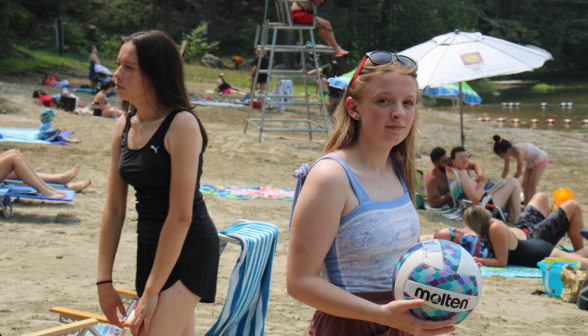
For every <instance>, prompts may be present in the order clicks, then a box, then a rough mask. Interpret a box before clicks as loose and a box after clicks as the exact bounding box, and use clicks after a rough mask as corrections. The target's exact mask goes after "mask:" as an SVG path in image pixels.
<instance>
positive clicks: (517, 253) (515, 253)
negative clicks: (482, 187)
mask: <svg viewBox="0 0 588 336" xmlns="http://www.w3.org/2000/svg"><path fill="white" fill-rule="evenodd" d="M463 221H464V223H465V225H466V226H467V227H468V228H470V229H471V230H473V231H474V232H476V233H477V234H479V235H481V236H482V238H483V239H484V242H485V243H486V246H488V249H489V250H490V251H492V252H494V258H477V261H478V262H480V263H482V264H483V265H486V266H494V267H504V266H506V265H507V264H509V265H516V266H526V267H537V263H538V262H539V261H541V260H543V259H545V258H547V257H551V258H556V257H558V258H572V259H576V260H578V261H580V262H581V264H582V265H581V267H580V268H581V269H582V270H586V268H587V267H588V248H582V249H579V250H577V251H576V252H565V251H562V250H560V249H556V248H555V246H553V245H552V244H550V243H548V242H546V241H544V240H541V239H527V237H526V236H525V233H524V232H523V231H521V230H519V231H520V234H518V232H517V231H514V230H510V229H509V227H508V226H506V224H504V223H503V222H501V221H496V220H495V221H493V220H492V215H491V214H490V212H489V211H488V210H486V209H484V208H483V207H481V206H479V205H473V206H471V207H469V208H467V209H466V211H464V213H463Z"/></svg>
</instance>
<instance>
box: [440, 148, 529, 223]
mask: <svg viewBox="0 0 588 336" xmlns="http://www.w3.org/2000/svg"><path fill="white" fill-rule="evenodd" d="M451 166H452V169H451V170H449V169H448V170H447V178H448V180H449V185H450V186H451V184H452V183H457V178H458V177H459V182H460V184H461V188H462V189H463V194H462V196H461V197H460V199H467V200H470V201H478V202H487V203H490V204H494V205H496V206H497V207H499V208H501V209H502V208H503V207H505V206H507V211H508V218H507V220H508V221H512V222H514V223H516V222H517V221H518V220H519V217H520V216H521V196H520V194H521V184H520V182H519V180H517V179H516V178H514V177H509V178H507V179H506V183H505V184H504V185H503V186H502V187H501V188H499V189H497V190H496V191H495V192H494V193H493V194H492V195H487V194H486V191H485V190H484V186H485V185H486V181H487V180H488V176H486V174H482V175H480V176H478V179H477V180H472V177H471V175H470V174H469V158H468V153H467V152H466V150H465V149H464V148H463V147H455V148H454V149H452V150H451ZM456 174H457V176H456Z"/></svg>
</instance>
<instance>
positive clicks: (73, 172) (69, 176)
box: [61, 164, 80, 184]
mask: <svg viewBox="0 0 588 336" xmlns="http://www.w3.org/2000/svg"><path fill="white" fill-rule="evenodd" d="M79 172H80V165H79V164H76V165H75V166H74V167H73V168H72V169H70V170H68V171H67V172H65V173H63V175H62V176H61V184H68V183H69V181H71V180H73V179H74V178H76V176H78V173H79Z"/></svg>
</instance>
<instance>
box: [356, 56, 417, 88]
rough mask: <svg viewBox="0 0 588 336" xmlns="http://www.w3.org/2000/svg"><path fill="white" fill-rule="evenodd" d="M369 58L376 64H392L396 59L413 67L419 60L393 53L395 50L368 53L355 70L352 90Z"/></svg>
mask: <svg viewBox="0 0 588 336" xmlns="http://www.w3.org/2000/svg"><path fill="white" fill-rule="evenodd" d="M368 59H369V60H370V61H372V63H373V64H375V65H384V64H390V63H394V60H396V62H398V63H400V64H402V65H405V66H407V67H409V68H411V69H412V68H414V67H416V66H417V62H416V61H415V60H413V59H412V58H410V57H408V56H403V55H398V53H393V52H389V51H380V50H378V51H372V52H369V53H366V54H365V56H364V57H363V60H362V61H361V63H360V64H359V67H358V68H357V71H355V75H354V76H353V79H352V80H351V85H349V91H351V89H353V84H355V80H356V79H357V76H359V73H360V72H361V69H363V65H364V64H365V61H366V60H368Z"/></svg>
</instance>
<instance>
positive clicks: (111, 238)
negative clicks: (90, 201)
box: [97, 31, 219, 336]
mask: <svg viewBox="0 0 588 336" xmlns="http://www.w3.org/2000/svg"><path fill="white" fill-rule="evenodd" d="M123 42H124V44H123V45H122V47H121V49H120V53H119V55H118V64H119V66H118V69H117V71H116V72H115V73H114V78H115V80H116V90H117V91H118V93H119V95H120V98H121V99H122V100H123V108H124V110H125V111H126V116H125V117H124V118H120V119H119V120H118V122H117V123H116V126H115V129H114V134H113V139H112V146H111V150H112V157H111V168H110V177H109V183H108V197H107V199H106V205H105V208H104V213H103V216H102V228H101V232H100V243H99V259H98V278H97V280H98V281H97V285H98V294H99V297H100V305H101V307H102V310H103V312H104V314H105V315H106V317H107V318H108V321H109V323H111V324H113V325H117V326H119V327H122V325H121V323H120V321H119V320H118V317H117V308H118V309H119V310H120V312H121V313H122V314H124V307H123V305H122V302H121V299H120V297H119V295H118V294H117V292H116V291H115V290H114V287H113V285H112V280H113V279H112V268H113V264H114V259H115V255H116V250H117V247H118V242H119V240H120V236H121V231H122V227H123V224H124V221H125V212H126V208H127V205H126V201H127V190H128V185H131V186H133V187H134V189H135V191H136V197H137V203H136V209H137V213H138V223H137V233H138V239H137V241H138V248H137V276H136V282H135V285H136V290H137V293H138V295H139V296H140V298H141V299H140V300H139V303H138V305H137V308H136V313H135V318H134V319H133V321H132V323H131V332H132V334H133V335H147V334H149V335H150V336H154V335H174V336H175V335H182V336H191V335H195V326H194V308H195V307H196V305H197V304H198V302H214V299H215V293H216V280H217V271H218V261H219V243H218V234H217V231H216V228H215V226H214V224H213V222H212V220H211V219H210V216H209V215H208V212H207V210H206V205H205V204H204V201H203V199H202V194H201V193H200V191H199V189H200V188H199V186H200V176H201V175H202V159H203V152H204V149H205V148H206V144H207V140H208V139H207V136H206V132H205V130H204V128H203V126H202V124H201V123H200V121H199V120H198V118H197V117H196V115H195V114H194V113H193V112H192V107H191V106H190V102H189V100H188V96H187V94H186V89H185V86H184V77H183V73H184V70H183V62H182V58H181V56H180V53H179V51H178V48H177V46H176V44H175V43H174V42H173V40H172V39H171V38H169V37H168V36H167V35H166V34H165V33H163V32H160V31H149V32H140V33H136V34H133V35H131V36H129V37H125V38H123Z"/></svg>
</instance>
